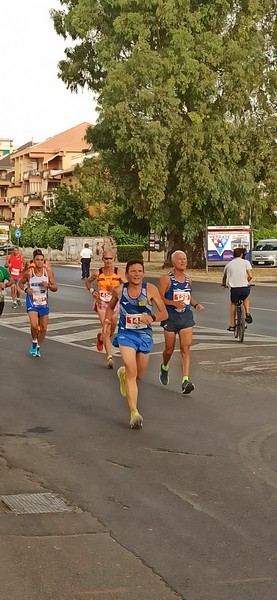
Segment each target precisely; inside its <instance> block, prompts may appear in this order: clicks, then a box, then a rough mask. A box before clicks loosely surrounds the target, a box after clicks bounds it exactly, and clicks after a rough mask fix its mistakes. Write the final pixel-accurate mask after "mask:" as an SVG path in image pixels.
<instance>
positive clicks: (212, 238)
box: [207, 225, 251, 265]
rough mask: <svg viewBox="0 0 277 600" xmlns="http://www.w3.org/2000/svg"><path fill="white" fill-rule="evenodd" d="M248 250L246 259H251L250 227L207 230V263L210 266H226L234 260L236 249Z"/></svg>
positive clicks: (211, 228)
mask: <svg viewBox="0 0 277 600" xmlns="http://www.w3.org/2000/svg"><path fill="white" fill-rule="evenodd" d="M239 246H241V247H243V248H246V258H247V259H248V260H250V259H251V227H250V226H248V225H241V226H239V225H238V226H232V227H227V226H226V227H223V226H222V227H221V226H219V227H216V226H210V227H208V228H207V262H208V264H209V265H213V264H214V265H215V263H216V264H218V265H219V264H222V265H224V264H226V263H228V262H229V261H230V260H232V258H234V249H235V248H238V247H239Z"/></svg>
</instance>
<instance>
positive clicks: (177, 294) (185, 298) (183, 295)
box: [173, 290, 190, 306]
mask: <svg viewBox="0 0 277 600" xmlns="http://www.w3.org/2000/svg"><path fill="white" fill-rule="evenodd" d="M173 300H175V302H178V301H179V302H180V301H181V302H184V303H185V304H186V305H187V306H188V305H189V304H190V292H186V291H185V290H174V292H173Z"/></svg>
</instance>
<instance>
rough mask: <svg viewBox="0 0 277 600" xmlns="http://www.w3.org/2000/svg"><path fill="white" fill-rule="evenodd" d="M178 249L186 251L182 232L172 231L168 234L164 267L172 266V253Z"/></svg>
mask: <svg viewBox="0 0 277 600" xmlns="http://www.w3.org/2000/svg"><path fill="white" fill-rule="evenodd" d="M176 250H183V252H185V243H184V240H183V237H182V234H181V233H179V232H177V231H170V232H169V233H168V234H167V250H166V258H165V261H164V264H163V268H165V267H170V266H171V255H172V254H173V252H175V251H176Z"/></svg>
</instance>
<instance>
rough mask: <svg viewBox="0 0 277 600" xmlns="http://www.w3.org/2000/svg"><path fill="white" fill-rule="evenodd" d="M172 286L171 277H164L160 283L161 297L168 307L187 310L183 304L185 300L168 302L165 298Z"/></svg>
mask: <svg viewBox="0 0 277 600" xmlns="http://www.w3.org/2000/svg"><path fill="white" fill-rule="evenodd" d="M170 285H171V281H170V277H169V275H162V277H161V279H160V281H159V292H160V296H161V298H162V300H163V302H164V304H165V305H166V306H174V308H179V309H181V310H182V309H183V308H185V303H184V302H183V300H168V299H167V298H165V294H166V292H168V290H169V288H170Z"/></svg>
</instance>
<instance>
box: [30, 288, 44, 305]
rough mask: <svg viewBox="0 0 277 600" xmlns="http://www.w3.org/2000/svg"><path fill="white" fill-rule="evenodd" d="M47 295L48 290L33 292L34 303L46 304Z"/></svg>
mask: <svg viewBox="0 0 277 600" xmlns="http://www.w3.org/2000/svg"><path fill="white" fill-rule="evenodd" d="M46 304H47V295H46V292H45V291H44V292H41V293H40V292H33V305H34V306H46Z"/></svg>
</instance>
